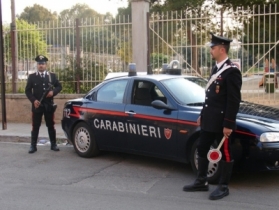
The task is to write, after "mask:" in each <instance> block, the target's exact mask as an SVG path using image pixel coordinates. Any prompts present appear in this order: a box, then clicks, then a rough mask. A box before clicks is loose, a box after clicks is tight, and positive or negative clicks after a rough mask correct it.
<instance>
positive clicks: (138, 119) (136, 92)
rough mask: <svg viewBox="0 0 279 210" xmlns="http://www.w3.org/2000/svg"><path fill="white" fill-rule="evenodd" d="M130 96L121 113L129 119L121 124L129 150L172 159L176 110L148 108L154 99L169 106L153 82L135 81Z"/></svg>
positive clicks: (175, 136)
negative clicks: (123, 112)
mask: <svg viewBox="0 0 279 210" xmlns="http://www.w3.org/2000/svg"><path fill="white" fill-rule="evenodd" d="M131 94H132V96H131V101H130V103H127V105H126V107H125V113H126V114H128V116H129V117H128V118H127V123H126V124H125V128H126V131H127V137H128V138H127V145H128V147H129V149H130V150H131V151H132V152H135V153H141V154H147V155H153V156H158V157H169V158H171V157H173V156H175V153H176V141H177V125H176V120H177V114H178V112H177V110H166V109H156V108H154V107H152V106H151V102H152V101H153V100H156V99H157V100H162V101H163V102H164V103H166V104H168V103H170V102H169V101H168V99H167V97H166V96H165V95H164V94H163V92H162V91H161V90H160V88H158V86H156V84H154V83H153V82H150V81H145V80H135V81H134V83H133V87H132V92H131Z"/></svg>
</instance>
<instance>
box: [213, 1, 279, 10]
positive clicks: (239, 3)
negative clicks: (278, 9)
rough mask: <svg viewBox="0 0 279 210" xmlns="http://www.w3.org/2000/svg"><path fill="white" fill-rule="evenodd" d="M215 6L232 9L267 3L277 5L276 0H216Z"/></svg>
mask: <svg viewBox="0 0 279 210" xmlns="http://www.w3.org/2000/svg"><path fill="white" fill-rule="evenodd" d="M216 3H217V4H220V5H224V6H227V7H232V8H234V9H236V8H238V7H241V6H244V7H246V6H252V5H264V4H267V3H279V1H278V0H269V1H267V0H216Z"/></svg>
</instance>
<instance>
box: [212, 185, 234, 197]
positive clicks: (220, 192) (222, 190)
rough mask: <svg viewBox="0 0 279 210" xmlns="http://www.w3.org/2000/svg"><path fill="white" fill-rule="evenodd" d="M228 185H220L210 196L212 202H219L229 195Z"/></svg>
mask: <svg viewBox="0 0 279 210" xmlns="http://www.w3.org/2000/svg"><path fill="white" fill-rule="evenodd" d="M229 194H230V192H229V188H228V185H218V187H217V188H216V189H215V190H214V191H213V192H212V193H211V194H210V196H209V199H210V200H218V199H221V198H223V197H225V196H227V195H229Z"/></svg>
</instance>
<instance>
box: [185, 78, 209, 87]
mask: <svg viewBox="0 0 279 210" xmlns="http://www.w3.org/2000/svg"><path fill="white" fill-rule="evenodd" d="M185 79H187V80H189V81H191V82H194V83H196V84H198V85H199V86H202V87H203V88H205V86H206V84H207V80H206V79H204V78H200V77H186V78H185Z"/></svg>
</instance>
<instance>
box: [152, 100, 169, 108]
mask: <svg viewBox="0 0 279 210" xmlns="http://www.w3.org/2000/svg"><path fill="white" fill-rule="evenodd" d="M151 105H152V106H153V107H154V108H156V109H174V108H172V107H170V106H168V105H167V104H165V103H164V102H163V101H161V100H155V101H152V102H151Z"/></svg>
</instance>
